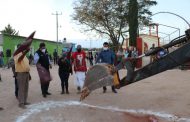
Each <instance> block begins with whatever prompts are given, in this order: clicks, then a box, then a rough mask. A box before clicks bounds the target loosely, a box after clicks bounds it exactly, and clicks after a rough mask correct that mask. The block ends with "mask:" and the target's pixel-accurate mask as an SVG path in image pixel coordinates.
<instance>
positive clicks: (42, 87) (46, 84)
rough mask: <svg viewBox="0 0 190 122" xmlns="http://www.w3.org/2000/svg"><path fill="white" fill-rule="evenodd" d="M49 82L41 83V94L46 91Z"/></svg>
mask: <svg viewBox="0 0 190 122" xmlns="http://www.w3.org/2000/svg"><path fill="white" fill-rule="evenodd" d="M49 83H50V82H47V83H41V90H42V94H43V95H46V94H47V93H48V88H49Z"/></svg>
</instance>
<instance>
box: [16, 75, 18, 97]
mask: <svg viewBox="0 0 190 122" xmlns="http://www.w3.org/2000/svg"><path fill="white" fill-rule="evenodd" d="M15 96H16V97H18V81H17V79H16V77H15Z"/></svg>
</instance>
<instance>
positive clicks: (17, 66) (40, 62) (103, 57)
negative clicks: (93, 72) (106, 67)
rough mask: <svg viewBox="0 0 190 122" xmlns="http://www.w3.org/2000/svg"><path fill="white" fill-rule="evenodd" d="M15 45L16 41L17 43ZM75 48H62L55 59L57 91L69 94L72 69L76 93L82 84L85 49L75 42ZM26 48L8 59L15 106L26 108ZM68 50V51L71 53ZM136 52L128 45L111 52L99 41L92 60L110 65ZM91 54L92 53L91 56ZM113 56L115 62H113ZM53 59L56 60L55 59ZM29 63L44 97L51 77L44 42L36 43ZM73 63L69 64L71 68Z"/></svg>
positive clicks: (106, 45)
mask: <svg viewBox="0 0 190 122" xmlns="http://www.w3.org/2000/svg"><path fill="white" fill-rule="evenodd" d="M18 47H19V45H18ZM76 49H77V51H76V52H74V53H71V52H70V51H69V50H63V51H62V55H61V56H60V57H59V59H55V62H57V64H58V66H59V68H58V75H59V77H60V80H61V94H69V88H68V87H69V83H68V80H69V76H70V75H71V74H73V70H72V69H74V72H75V77H76V80H75V81H76V86H77V93H81V89H82V88H83V85H84V81H85V77H86V72H87V64H86V53H85V52H84V51H83V50H82V46H81V45H77V48H76ZM29 51H30V48H29V47H28V48H27V49H25V50H24V51H22V52H20V53H18V54H15V53H14V54H13V61H12V65H11V66H12V70H13V74H14V78H15V96H16V98H17V99H18V102H19V105H18V106H19V107H21V108H26V105H29V104H30V103H28V101H27V97H28V89H29V81H30V80H31V76H30V73H29V72H30V65H29V60H28V58H27V57H26V54H27V53H28V52H29ZM71 54H72V55H71ZM136 55H138V52H137V51H136V50H135V48H129V49H127V50H126V51H125V52H124V51H123V50H122V49H120V50H118V52H117V53H114V51H112V50H111V49H110V48H109V43H108V42H104V43H103V49H102V50H101V51H100V52H99V53H98V55H97V57H96V60H95V64H97V63H107V64H110V65H116V64H118V63H119V62H118V61H119V60H120V59H121V57H126V56H127V57H130V56H136ZM91 56H92V53H91V52H89V54H88V57H89V58H90V57H91ZM91 58H92V57H91ZM116 59H117V62H115V61H116ZM56 60H57V61H56ZM33 63H34V64H35V65H36V68H37V71H38V75H39V79H40V84H41V92H42V96H43V97H44V98H46V97H47V96H48V95H51V93H50V92H49V91H48V89H49V85H50V81H51V80H52V78H51V74H50V69H51V68H52V64H51V61H50V57H49V54H48V51H47V49H46V45H45V43H40V45H39V49H38V50H37V51H36V52H35V54H34V57H33ZM90 65H91V66H92V65H93V62H90ZM72 67H73V68H72ZM111 89H112V92H113V93H117V91H116V90H115V88H114V86H112V87H111ZM106 91H107V88H106V86H104V87H103V93H106Z"/></svg>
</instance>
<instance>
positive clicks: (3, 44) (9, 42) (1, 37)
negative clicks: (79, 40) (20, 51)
mask: <svg viewBox="0 0 190 122" xmlns="http://www.w3.org/2000/svg"><path fill="white" fill-rule="evenodd" d="M26 38H27V37H23V36H15V35H7V34H0V51H3V53H4V64H6V63H7V60H8V59H9V56H7V51H8V50H9V53H10V54H11V56H12V55H13V52H14V51H15V50H16V47H17V45H18V44H20V43H22V42H23V41H25V39H26ZM41 42H44V43H45V44H46V48H47V50H48V53H49V54H50V55H51V56H52V57H53V52H54V50H55V49H57V47H58V54H59V55H61V52H62V49H63V48H64V47H65V45H67V46H68V44H69V43H64V44H63V43H61V42H59V43H57V42H55V41H50V40H43V39H36V38H34V39H33V42H32V45H31V51H30V52H29V54H30V53H31V54H33V55H34V53H35V51H36V50H38V48H39V44H40V43H41ZM69 45H70V44H69ZM72 45H73V44H72Z"/></svg>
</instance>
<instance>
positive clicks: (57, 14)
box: [52, 11, 62, 54]
mask: <svg viewBox="0 0 190 122" xmlns="http://www.w3.org/2000/svg"><path fill="white" fill-rule="evenodd" d="M52 15H56V38H57V54H59V53H58V44H59V41H58V27H59V25H58V16H59V15H62V13H58V12H57V11H56V13H55V14H54V13H53V14H52Z"/></svg>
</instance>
